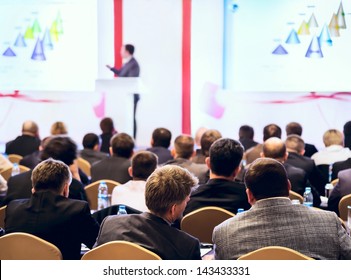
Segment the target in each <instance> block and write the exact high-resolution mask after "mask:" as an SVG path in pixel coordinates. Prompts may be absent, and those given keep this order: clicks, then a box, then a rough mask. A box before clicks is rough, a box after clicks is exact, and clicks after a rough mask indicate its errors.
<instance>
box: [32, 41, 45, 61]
mask: <svg viewBox="0 0 351 280" xmlns="http://www.w3.org/2000/svg"><path fill="white" fill-rule="evenodd" d="M32 59H33V60H46V58H45V54H44V48H43V42H42V41H40V40H39V38H38V39H37V42H36V44H35V47H34V50H33V54H32Z"/></svg>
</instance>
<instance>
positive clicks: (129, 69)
mask: <svg viewBox="0 0 351 280" xmlns="http://www.w3.org/2000/svg"><path fill="white" fill-rule="evenodd" d="M134 50H135V48H134V46H133V45H130V44H126V45H124V46H122V48H121V57H122V58H123V60H124V61H125V63H124V64H123V66H122V68H120V69H117V68H115V67H111V66H110V65H106V67H107V68H108V69H110V70H111V71H112V72H113V73H115V74H116V75H117V76H118V77H139V74H140V67H139V64H138V62H137V61H136V59H135V58H134V56H133V55H134Z"/></svg>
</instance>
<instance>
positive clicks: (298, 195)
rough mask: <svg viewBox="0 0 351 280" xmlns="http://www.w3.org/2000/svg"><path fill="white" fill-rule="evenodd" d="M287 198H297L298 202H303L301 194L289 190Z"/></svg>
mask: <svg viewBox="0 0 351 280" xmlns="http://www.w3.org/2000/svg"><path fill="white" fill-rule="evenodd" d="M289 198H290V200H293V199H297V200H298V201H300V204H303V197H302V195H300V194H298V193H297V192H294V191H292V190H290V191H289Z"/></svg>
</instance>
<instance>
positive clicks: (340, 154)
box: [311, 145, 351, 165]
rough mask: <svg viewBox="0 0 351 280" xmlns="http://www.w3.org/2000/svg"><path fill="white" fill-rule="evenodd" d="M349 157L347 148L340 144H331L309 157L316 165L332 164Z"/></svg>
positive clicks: (349, 153)
mask: <svg viewBox="0 0 351 280" xmlns="http://www.w3.org/2000/svg"><path fill="white" fill-rule="evenodd" d="M350 157H351V151H350V149H349V148H344V147H343V146H340V145H331V146H329V147H327V148H325V149H324V150H322V151H319V152H317V153H315V154H314V155H313V156H312V157H311V158H312V159H313V160H314V162H315V164H316V165H321V164H333V163H334V162H337V161H344V160H347V159H348V158H350Z"/></svg>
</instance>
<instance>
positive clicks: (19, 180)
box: [1, 170, 87, 205]
mask: <svg viewBox="0 0 351 280" xmlns="http://www.w3.org/2000/svg"><path fill="white" fill-rule="evenodd" d="M31 177H32V170H29V171H27V172H23V173H20V174H18V175H16V176H13V177H10V179H9V180H8V182H7V186H8V189H7V194H6V196H5V198H4V200H3V201H2V203H1V205H7V204H8V203H9V202H10V201H12V200H15V199H22V198H30V197H31V196H32V180H31ZM69 198H71V199H78V200H85V201H87V196H86V193H85V190H84V187H83V185H82V183H81V182H79V181H78V180H76V179H74V178H73V179H72V183H71V185H70V186H69Z"/></svg>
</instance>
